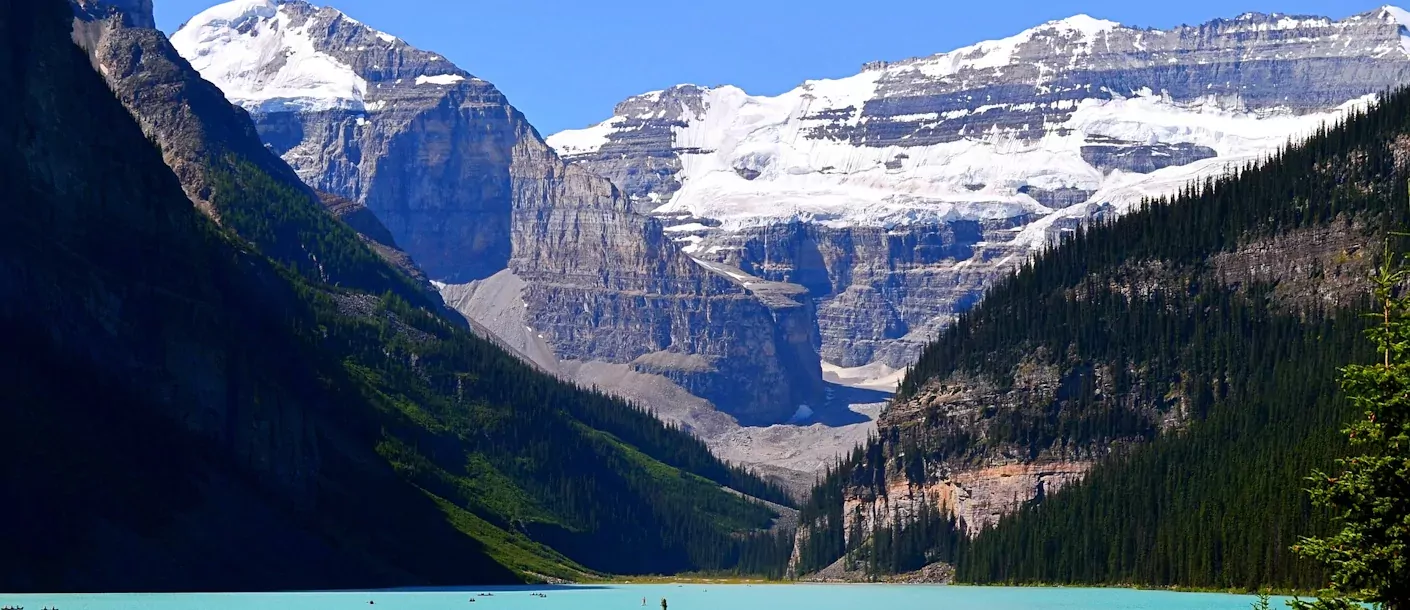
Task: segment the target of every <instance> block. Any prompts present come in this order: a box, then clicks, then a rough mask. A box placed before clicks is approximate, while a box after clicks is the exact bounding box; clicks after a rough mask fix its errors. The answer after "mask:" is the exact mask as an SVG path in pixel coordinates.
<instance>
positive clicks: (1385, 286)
mask: <svg viewBox="0 0 1410 610" xmlns="http://www.w3.org/2000/svg"><path fill="white" fill-rule="evenodd" d="M1387 251H1389V249H1387ZM1407 279H1410V268H1407V267H1406V266H1405V265H1404V264H1403V261H1396V260H1395V259H1394V258H1393V257H1390V256H1388V257H1387V259H1386V262H1385V263H1384V264H1383V265H1382V266H1381V267H1380V268H1379V270H1378V271H1377V273H1376V275H1375V277H1374V280H1375V284H1376V297H1377V299H1378V301H1379V302H1380V304H1381V311H1379V312H1377V313H1376V314H1373V315H1375V316H1376V318H1377V322H1378V323H1377V324H1376V325H1375V326H1374V327H1372V328H1371V329H1370V330H1369V331H1368V333H1369V334H1370V335H1371V337H1372V339H1374V340H1375V342H1376V344H1377V346H1378V347H1379V349H1380V353H1381V362H1379V363H1376V364H1357V365H1350V366H1347V367H1345V368H1344V369H1342V389H1343V391H1344V392H1345V393H1346V396H1347V398H1348V399H1349V400H1350V401H1351V404H1352V405H1353V406H1355V407H1356V408H1357V409H1358V410H1360V411H1361V412H1363V413H1364V417H1362V418H1361V419H1358V420H1357V421H1355V422H1353V423H1352V424H1351V425H1350V426H1349V427H1348V428H1347V429H1346V431H1345V432H1346V435H1347V438H1348V440H1349V441H1350V444H1351V446H1352V447H1353V449H1354V450H1357V453H1359V455H1355V456H1353V457H1348V458H1345V459H1341V460H1338V461H1337V465H1338V467H1340V468H1341V472H1340V473H1337V474H1334V475H1328V474H1325V473H1322V472H1320V471H1319V472H1315V473H1314V474H1313V476H1312V477H1311V478H1310V480H1311V481H1312V488H1311V489H1310V490H1309V492H1310V493H1311V495H1312V500H1313V502H1314V503H1316V504H1317V505H1319V506H1323V507H1326V508H1328V509H1330V510H1331V511H1332V512H1333V516H1334V518H1335V519H1336V521H1337V524H1338V525H1339V526H1340V527H1341V530H1340V531H1338V532H1336V533H1335V534H1333V535H1331V536H1328V537H1325V538H1303V539H1302V542H1301V543H1300V544H1298V545H1297V546H1295V547H1294V550H1295V551H1297V552H1298V553H1301V554H1302V555H1304V556H1307V557H1310V558H1313V559H1316V560H1318V561H1321V562H1323V563H1325V564H1327V565H1328V566H1329V568H1330V570H1331V583H1330V584H1329V585H1328V587H1327V589H1326V590H1324V591H1322V592H1321V598H1320V599H1318V600H1317V601H1314V602H1302V601H1294V602H1292V603H1291V604H1290V605H1291V606H1293V607H1294V608H1297V609H1298V610H1323V609H1332V608H1336V609H1345V608H1353V607H1359V606H1358V605H1357V604H1356V603H1354V602H1353V601H1351V600H1352V599H1353V598H1355V599H1361V600H1364V601H1366V602H1370V603H1372V604H1375V605H1376V606H1378V607H1380V608H1383V609H1384V610H1408V609H1410V558H1408V557H1410V553H1407V552H1408V551H1410V296H1407V294H1406V291H1405V290H1404V284H1405V282H1406V280H1407Z"/></svg>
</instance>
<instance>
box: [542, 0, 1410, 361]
mask: <svg viewBox="0 0 1410 610" xmlns="http://www.w3.org/2000/svg"><path fill="white" fill-rule="evenodd" d="M1407 23H1410V17H1407V14H1406V13H1405V12H1403V11H1400V10H1399V9H1395V8H1393V7H1386V8H1383V9H1378V10H1375V11H1371V12H1368V13H1364V14H1361V15H1356V16H1352V17H1349V18H1346V19H1343V20H1340V21H1335V20H1332V19H1327V18H1323V17H1309V16H1289V15H1277V14H1274V15H1264V14H1255V13H1250V14H1245V15H1241V16H1239V17H1237V18H1234V19H1216V20H1213V21H1210V22H1208V23H1205V24H1201V25H1196V26H1182V27H1178V28H1174V29H1171V30H1152V29H1141V28H1133V27H1127V26H1123V25H1120V24H1117V23H1113V22H1110V21H1103V20H1099V19H1093V18H1091V17H1087V16H1083V15H1079V16H1076V17H1072V18H1069V19H1064V20H1060V21H1054V22H1051V23H1047V24H1044V25H1041V26H1038V27H1035V28H1032V29H1029V30H1027V31H1024V32H1021V33H1019V34H1017V35H1015V36H1012V37H1009V38H1005V39H1001V40H994V41H986V42H981V43H979V44H976V45H972V46H968V47H964V48H961V49H957V50H954V51H951V52H948V53H942V54H939V55H933V56H929V57H920V58H914V59H907V60H903V61H897V62H875V63H872V64H868V65H867V66H864V68H863V70H862V71H861V72H860V73H858V74H856V75H854V76H851V77H847V78H841V79H836V80H817V81H808V82H805V83H804V84H802V85H801V86H799V87H798V88H796V89H794V90H792V91H789V92H787V93H784V94H782V95H779V96H774V97H764V96H751V95H748V94H746V93H745V92H743V91H741V90H739V89H737V88H734V87H729V86H725V87H718V88H706V87H698V86H695V85H679V86H675V87H671V88H668V89H665V90H663V91H656V92H651V93H646V94H643V95H639V96H635V97H632V98H629V99H627V100H626V101H624V102H622V103H621V104H619V105H618V106H617V108H616V109H615V110H614V112H613V114H614V116H613V117H612V118H610V119H608V120H606V121H604V122H602V123H600V124H598V125H595V126H592V127H589V128H586V129H581V130H570V131H565V132H562V133H559V134H554V135H552V136H550V137H549V138H548V141H549V143H550V144H551V145H553V146H554V147H555V148H557V149H558V151H559V152H560V153H562V154H563V155H564V156H565V158H567V159H569V160H570V161H572V162H574V163H576V164H580V165H583V166H585V167H588V168H590V169H592V170H593V171H595V172H597V173H598V174H600V175H602V176H605V177H607V178H609V179H611V180H613V181H614V182H615V183H617V184H618V185H619V186H621V187H622V189H623V190H624V192H625V193H626V194H627V195H628V196H629V197H631V198H632V200H633V206H634V207H635V208H637V209H639V210H642V211H644V212H651V213H653V214H656V215H658V216H661V217H662V218H663V219H664V220H666V221H667V223H668V225H676V226H668V230H672V229H677V230H679V232H672V235H673V236H675V237H676V239H677V241H679V242H680V243H682V245H683V246H684V247H685V249H686V250H687V251H688V252H690V253H691V254H692V255H694V256H697V257H701V258H706V259H711V260H725V259H733V258H735V257H738V258H741V259H752V260H747V261H745V262H742V263H741V264H743V265H745V266H746V267H749V266H750V265H758V264H768V265H773V264H780V265H784V266H792V265H795V264H801V265H804V266H805V267H806V266H807V265H808V264H810V263H807V262H801V263H795V262H794V261H793V260H792V259H793V258H794V257H795V256H796V255H797V254H798V251H799V247H800V246H799V244H798V241H797V240H793V239H789V238H788V237H787V236H786V235H785V234H787V233H789V232H791V231H793V229H791V228H784V227H792V226H793V225H794V224H797V223H802V224H805V225H809V226H810V227H811V228H809V229H807V231H808V232H809V233H811V234H812V235H814V239H815V240H820V241H819V243H825V242H828V241H829V240H830V239H832V238H830V237H828V236H830V235H835V236H837V237H836V239H837V240H842V241H846V239H852V240H856V251H855V252H851V253H850V254H848V255H847V256H849V257H851V262H842V263H840V264H839V261H838V260H836V259H829V255H828V249H829V248H830V247H834V246H824V247H823V248H822V257H821V259H822V260H824V261H826V264H825V265H823V266H826V267H827V268H828V270H829V276H830V280H831V282H832V285H831V286H826V287H825V286H823V284H822V283H821V282H814V283H810V282H808V281H804V282H802V283H803V284H804V285H806V286H808V287H809V289H810V296H812V298H814V299H815V300H817V302H818V307H817V308H818V311H819V313H820V318H819V320H818V323H819V326H820V329H821V333H822V336H823V338H824V343H823V358H824V360H825V361H826V362H828V363H831V364H833V365H837V366H841V367H855V366H859V365H864V364H868V363H879V364H883V365H886V366H887V367H888V368H896V367H899V366H904V365H905V364H907V363H908V362H909V361H910V360H911V359H913V358H914V357H915V355H916V345H917V344H918V343H919V342H920V341H922V340H923V338H924V336H925V335H927V334H929V333H932V332H933V331H934V329H936V328H939V327H941V326H943V325H944V324H946V323H947V321H948V320H949V319H950V318H951V317H952V316H953V315H954V313H955V312H956V311H959V310H963V309H964V308H966V307H968V306H969V305H970V304H972V303H973V302H975V301H976V300H977V299H978V297H979V296H980V295H982V293H983V290H984V288H985V286H987V285H988V282H989V281H990V280H992V279H993V278H996V277H999V276H1000V275H1002V274H1003V273H1006V272H1007V271H1009V270H1010V269H1012V268H1013V267H1014V266H1015V265H1017V264H1020V263H1021V262H1022V261H1023V260H1025V258H1026V257H1027V255H1028V254H1029V253H1030V252H1031V251H1033V250H1035V249H1037V248H1041V247H1042V246H1043V245H1044V244H1046V243H1048V242H1049V240H1050V239H1052V238H1053V237H1054V236H1055V235H1058V234H1060V233H1061V232H1062V230H1064V229H1069V228H1071V227H1072V226H1073V225H1074V224H1076V223H1079V222H1086V221H1089V220H1091V219H1093V218H1095V217H1100V216H1101V215H1104V214H1111V213H1119V212H1120V211H1122V210H1124V209H1125V208H1126V207H1127V206H1129V205H1131V204H1132V203H1134V202H1136V201H1138V200H1140V199H1141V198H1142V197H1146V196H1150V195H1158V194H1167V193H1170V192H1173V191H1174V190H1176V189H1178V188H1179V187H1180V186H1181V185H1183V184H1185V183H1186V182H1187V181H1188V180H1190V179H1194V178H1199V177H1203V176H1208V175H1211V174H1217V173H1221V172H1223V171H1225V170H1226V169H1227V168H1229V167H1236V166H1238V165H1241V164H1244V163H1247V162H1249V161H1251V160H1254V159H1256V158H1258V157H1259V156H1261V155H1263V154H1265V153H1267V152H1269V151H1271V150H1273V149H1275V148H1277V147H1278V146H1281V145H1282V144H1283V143H1285V142H1286V141H1287V140H1288V139H1289V138H1292V137H1296V136H1297V135H1299V134H1304V133H1307V132H1309V131H1310V130H1311V129H1313V128H1315V127H1316V126H1317V125H1318V124H1320V123H1321V122H1323V121H1325V120H1327V119H1329V118H1332V117H1335V116H1338V115H1340V114H1341V113H1342V112H1344V111H1345V110H1346V109H1347V108H1348V107H1350V106H1354V105H1356V104H1359V103H1364V102H1366V101H1368V100H1369V99H1370V97H1369V96H1373V95H1374V94H1376V93H1378V92H1380V91H1383V90H1385V89H1387V88H1389V87H1394V86H1397V85H1400V84H1403V83H1405V82H1410V52H1407V51H1406V48H1408V47H1406V46H1405V45H1404V44H1403V43H1402V40H1404V37H1405V36H1406V35H1407V30H1406V29H1405V24H1407ZM976 224H978V225H980V226H982V227H984V229H983V230H982V237H975V234H976V230H975V228H974V226H975V225H976ZM765 227H768V228H765ZM774 232H777V233H780V235H779V237H781V239H777V240H775V239H773V237H774V235H772V233H774ZM867 232H872V233H875V234H876V235H888V240H889V241H893V242H896V243H897V246H899V247H891V246H887V247H863V245H862V244H863V243H864V242H865V241H866V239H864V238H862V237H860V234H862V233H867ZM763 234H769V235H770V239H768V240H767V243H764V240H762V239H757V238H758V237H759V236H761V235H763ZM843 235H846V236H848V237H846V238H844V237H842V236H843ZM904 235H911V236H912V237H911V238H906V237H902V236H904ZM941 236H953V237H941ZM907 239H913V240H914V241H915V242H916V243H917V244H925V245H922V246H920V247H921V248H922V249H925V248H926V247H927V246H928V245H929V244H927V240H937V239H938V240H942V241H943V240H945V239H950V240H952V241H951V242H949V243H948V245H947V246H945V247H943V248H929V249H928V251H925V252H922V250H919V249H916V248H912V247H911V246H908V245H906V244H905V242H906V240H907ZM747 242H748V243H752V242H759V243H755V244H753V245H750V246H749V247H748V248H746V249H745V251H744V252H743V253H741V254H738V255H736V254H732V253H731V250H733V249H737V248H739V247H740V246H741V244H744V243H747ZM841 243H842V242H838V245H836V246H835V247H837V248H838V249H839V250H838V251H839V252H847V251H849V248H851V247H852V246H844V245H841ZM803 248H804V249H805V250H806V249H811V246H806V245H805V246H803ZM774 261H781V262H780V263H774ZM843 268H854V269H860V270H864V271H863V272H862V273H860V274H859V275H858V276H856V277H857V279H856V283H855V284H850V283H844V284H842V285H838V284H837V280H838V278H839V277H841V278H846V277H848V276H847V274H846V273H845V272H841V273H839V271H841V269H843ZM746 270H748V269H746ZM865 270H872V271H871V272H867V271H865ZM751 272H753V273H756V274H760V276H761V277H769V278H770V279H776V278H775V277H774V276H772V275H769V274H768V273H766V272H759V271H751ZM802 272H803V271H801V270H793V271H780V273H802ZM861 306H865V307H866V309H867V311H866V313H859V314H852V313H851V312H853V311H856V308H858V307H861ZM926 310H928V311H929V312H930V314H929V315H926V314H924V313H923V312H925V311H926ZM849 340H850V341H849ZM878 370H882V369H878Z"/></svg>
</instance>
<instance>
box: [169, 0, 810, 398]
mask: <svg viewBox="0 0 1410 610" xmlns="http://www.w3.org/2000/svg"><path fill="white" fill-rule="evenodd" d="M173 42H174V43H175V45H176V46H177V48H178V49H180V51H181V52H182V54H183V55H184V56H185V57H186V58H187V59H189V60H190V61H191V63H192V65H193V66H194V67H195V68H196V69H198V70H200V72H201V74H202V75H203V76H205V77H206V78H208V79H210V80H211V81H213V82H214V83H215V84H217V85H218V86H220V88H221V89H222V90H223V91H224V92H225V94H226V96H227V97H229V98H230V99H231V100H232V101H234V102H236V103H237V104H240V105H242V106H243V107H244V108H246V109H247V110H249V112H250V113H251V115H252V116H253V118H254V120H255V123H256V125H257V127H258V129H259V132H260V135H261V136H262V137H263V139H264V141H265V142H266V143H268V144H269V146H270V147H271V148H273V149H274V150H275V151H276V152H278V153H279V154H280V155H281V156H282V157H283V158H284V159H285V160H286V161H288V162H289V164H290V165H292V166H293V167H294V168H295V169H296V170H297V172H298V174H299V176H300V177H301V178H303V179H304V181H306V182H308V183H309V184H310V185H312V186H314V187H315V188H317V189H320V190H325V191H328V192H331V193H334V194H336V195H340V196H343V197H346V198H348V199H351V200H353V201H357V202H361V203H363V204H365V205H366V206H367V207H368V209H370V210H372V211H373V212H374V213H375V214H376V215H377V216H378V218H379V219H381V221H382V223H383V224H384V225H385V226H386V227H387V229H388V230H389V231H390V233H391V235H392V236H393V238H394V239H395V240H396V242H397V243H398V244H400V245H401V246H402V247H403V248H404V249H405V250H406V251H407V252H408V253H409V254H410V255H411V256H412V257H413V258H414V259H415V260H416V261H417V262H418V263H420V265H421V266H422V268H424V269H425V270H426V272H427V274H428V275H429V277H430V278H431V279H432V280H435V281H437V282H439V283H441V284H442V285H445V286H457V285H463V284H466V283H468V282H480V281H484V280H487V279H488V278H491V276H496V275H497V274H501V273H507V274H511V275H513V276H515V277H516V278H517V280H516V281H518V282H522V286H521V287H520V288H519V289H518V291H519V294H518V295H515V296H513V298H509V299H507V300H505V301H504V303H509V304H513V303H514V302H515V301H517V302H518V303H520V304H522V309H521V310H519V311H522V314H517V315H522V319H520V321H519V323H518V324H516V325H514V326H519V327H522V326H528V327H531V328H532V329H533V334H535V335H538V336H537V337H536V338H535V339H536V340H542V341H543V342H544V343H545V344H546V346H547V348H548V350H547V351H549V352H551V356H550V359H552V360H555V361H556V360H563V361H570V360H571V361H596V362H605V363H612V364H622V365H629V366H630V367H631V368H632V369H633V370H635V371H638V372H645V373H651V374H655V375H660V376H664V377H665V378H667V379H669V380H671V381H673V382H675V383H677V384H679V385H680V386H681V387H684V388H686V389H688V390H689V391H690V392H692V393H695V394H696V395H698V396H701V397H704V398H707V399H709V400H710V401H712V402H714V403H715V404H716V405H717V406H718V407H720V408H721V409H723V410H725V411H727V412H729V413H731V414H733V415H735V416H736V417H738V418H739V419H740V420H741V421H748V422H778V421H783V420H786V419H788V418H789V417H790V416H791V415H792V414H793V413H794V412H795V411H796V410H797V408H798V406H799V405H801V404H809V403H816V402H817V400H818V399H819V396H820V390H821V371H820V368H819V365H818V359H817V356H816V349H817V345H816V344H817V341H816V337H815V333H813V332H811V324H810V320H811V316H810V315H809V314H807V313H806V312H808V311H810V310H811V306H812V305H811V303H807V302H803V301H806V299H805V300H803V301H800V300H798V299H783V300H771V299H768V298H765V297H763V296H761V295H760V294H759V291H757V290H754V289H753V288H752V287H750V286H749V285H747V284H746V283H744V282H741V281H740V280H738V279H736V278H733V277H731V276H730V275H729V274H728V273H726V272H724V271H722V270H720V269H717V268H711V267H706V266H702V265H701V264H699V263H697V262H696V261H694V260H692V259H691V258H690V257H688V256H686V254H685V253H684V252H682V250H681V248H680V245H679V244H676V243H674V242H673V241H672V240H671V239H669V238H667V236H666V235H665V233H664V232H663V229H662V225H661V223H660V222H659V221H657V220H656V219H651V218H647V217H644V216H642V215H639V214H636V213H635V212H634V211H633V210H632V209H631V206H630V203H629V200H628V199H626V198H624V197H622V196H621V194H620V193H619V192H618V191H617V189H616V188H615V187H613V185H612V184H611V183H610V182H609V181H607V180H605V179H602V178H601V177H598V176H596V175H594V174H592V173H591V172H589V171H587V170H585V169H583V168H578V167H571V166H567V165H566V164H564V163H563V162H562V161H561V160H559V158H558V156H557V154H555V152H554V151H553V150H552V149H551V148H549V147H548V146H547V145H545V144H544V142H543V141H542V140H541V139H540V138H539V136H538V134H537V133H536V132H535V131H534V129H533V127H532V126H530V125H529V123H528V122H527V121H526V120H525V119H524V117H523V115H521V114H520V113H519V112H518V111H517V110H515V109H514V108H513V107H512V106H511V105H509V103H508V101H507V100H506V99H505V98H504V96H503V95H502V94H501V93H500V92H499V91H498V90H497V89H495V88H494V86H493V85H491V84H490V83H488V82H485V81H483V80H481V79H478V78H476V77H474V76H472V75H470V74H469V73H467V72H465V71H463V70H461V69H459V68H457V67H456V66H454V65H453V64H451V63H450V62H448V61H446V60H445V59H444V58H442V57H440V56H437V55H435V54H432V53H429V52H425V51H421V50H418V49H415V48H413V47H411V46H409V45H407V44H406V43H405V42H403V41H401V40H399V39H397V38H395V37H393V36H390V35H388V34H385V33H382V32H378V31H377V30H374V29H372V28H370V27H367V26H365V25H362V24H360V23H358V22H356V21H353V20H351V19H349V18H347V17H346V16H344V15H342V14H341V13H339V12H338V11H336V10H333V9H330V8H315V7H313V6H311V5H309V4H306V3H303V2H273V1H266V0H248V1H239V2H231V3H228V4H224V5H220V6H217V7H214V8H212V9H210V10H208V11H206V12H204V13H202V14H201V15H198V16H197V17H195V18H193V19H192V20H191V21H190V22H189V23H188V24H187V25H186V26H185V27H184V28H183V29H182V30H181V31H180V32H177V33H176V34H175V35H174V36H173ZM451 289H452V290H454V289H453V288H451ZM461 292H464V290H461ZM460 294H461V293H457V295H458V296H459V295H460ZM456 300H457V301H463V302H465V303H466V307H467V308H469V309H471V310H474V311H475V312H476V313H475V314H474V315H478V316H481V317H489V318H495V319H499V318H504V311H503V310H502V308H501V309H496V308H495V307H489V306H486V307H478V306H471V305H470V304H469V302H468V301H466V300H465V299H460V298H457V299H456ZM784 301H787V302H784ZM505 306H509V305H505ZM514 306H515V307H520V305H514ZM799 312H804V313H802V314H801V315H800V313H799ZM498 326H504V327H508V326H510V325H505V324H499V325H498ZM513 330H514V332H516V333H517V332H518V331H517V328H515V329H513ZM516 341H517V340H516V339H512V338H511V339H509V340H507V342H508V343H516ZM521 347H522V346H521ZM540 364H543V363H540Z"/></svg>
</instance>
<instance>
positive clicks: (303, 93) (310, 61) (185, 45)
mask: <svg viewBox="0 0 1410 610" xmlns="http://www.w3.org/2000/svg"><path fill="white" fill-rule="evenodd" d="M307 27H308V23H305V24H302V25H300V26H298V27H291V23H290V18H289V15H288V13H287V12H285V11H284V10H282V9H281V8H280V6H279V3H278V2H275V1H274V0H234V1H233V2H227V3H225V4H220V5H216V6H213V7H211V8H209V9H206V10H205V11H203V12H201V13H200V14H199V15H196V16H195V17H193V18H191V20H190V21H189V22H187V24H186V26H185V27H183V28H181V30H179V31H177V32H176V33H175V34H173V35H172V36H171V42H172V45H173V46H175V47H176V49H177V50H178V51H179V52H180V53H181V55H182V56H183V57H185V58H186V60H187V61H189V62H191V66H192V67H193V68H195V69H196V70H197V71H198V72H200V73H201V75H202V76H204V77H205V78H206V79H207V80H210V81H212V82H214V83H215V84H216V85H218V86H219V87H220V88H221V90H222V91H224V92H225V96H226V97H227V98H228V99H230V101H232V102H234V103H236V104H239V105H241V106H244V107H246V108H251V109H258V110H263V111H270V112H273V111H281V110H296V111H319V110H329V109H335V108H349V109H355V110H361V109H362V108H363V96H364V94H365V93H366V91H367V82H366V81H365V80H363V79H362V78H361V77H359V76H358V75H357V73H355V72H354V71H353V69H352V68H351V67H349V66H347V65H345V64H343V63H340V62H339V61H338V60H336V59H334V58H333V57H331V56H329V55H327V54H325V53H321V52H319V51H318V50H316V49H314V46H313V41H312V40H311V39H310V38H309V36H308V33H307V31H306V28H307Z"/></svg>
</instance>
